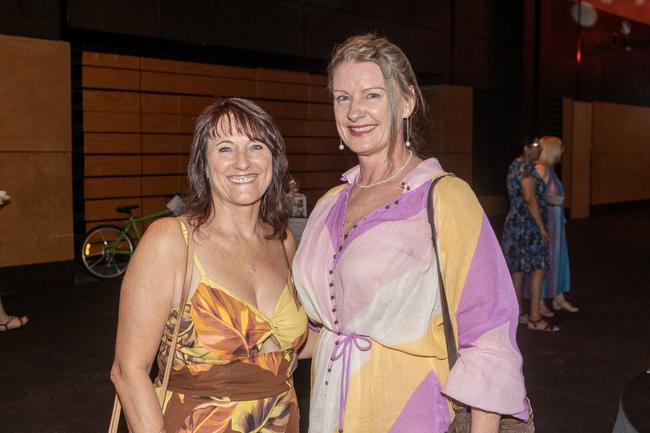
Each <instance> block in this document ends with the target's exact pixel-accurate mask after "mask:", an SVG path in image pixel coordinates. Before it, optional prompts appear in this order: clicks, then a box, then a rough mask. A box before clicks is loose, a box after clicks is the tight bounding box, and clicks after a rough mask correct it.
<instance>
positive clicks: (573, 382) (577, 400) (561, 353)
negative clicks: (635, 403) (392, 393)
mask: <svg viewBox="0 0 650 433" xmlns="http://www.w3.org/2000/svg"><path fill="white" fill-rule="evenodd" d="M648 221H650V210H648V209H642V210H638V209H637V210H633V211H626V212H624V213H610V214H608V215H603V216H598V217H594V218H590V219H586V220H579V221H570V222H569V224H568V238H569V251H570V255H571V272H572V284H573V289H572V293H571V297H570V299H571V301H572V302H575V304H576V305H578V306H580V308H581V312H580V313H579V314H576V315H568V314H560V315H559V317H558V319H557V323H558V324H559V325H560V326H561V327H562V330H561V331H560V332H559V333H557V334H545V333H539V332H536V333H533V332H529V331H527V330H526V329H524V328H523V327H520V329H519V335H518V341H519V345H520V348H521V350H522V352H523V354H524V360H525V364H524V374H525V377H526V382H527V386H528V391H529V395H530V398H531V401H532V403H533V406H534V410H535V417H536V424H537V430H538V431H539V432H554V433H563V432H566V433H569V432H571V433H574V432H590V433H609V432H611V429H612V427H613V425H614V420H615V418H616V411H617V408H618V404H619V397H620V395H621V393H622V391H623V389H624V387H625V384H626V383H627V382H628V381H629V380H630V379H632V378H633V377H634V376H637V375H638V374H640V373H641V372H642V371H644V370H645V369H647V368H648V367H650V344H648V343H649V342H650V320H649V318H650V291H649V290H648V289H649V288H650V285H649V284H648V273H647V266H648V263H650V226H649V225H648ZM496 223H497V224H495V225H496V226H498V221H497V222H496ZM73 279H74V281H76V284H72V281H73ZM0 287H1V290H2V293H3V301H4V303H5V304H6V307H7V310H8V311H10V312H13V313H15V314H28V315H29V316H30V323H29V325H28V326H27V327H25V328H24V329H22V330H19V331H11V332H6V333H0V348H1V351H0V353H1V356H2V362H1V366H2V367H1V368H0V384H2V393H1V397H0V419H1V422H0V431H2V432H11V433H21V432H29V433H36V432H47V433H53V432H61V433H88V432H101V431H105V429H106V427H107V424H108V419H109V416H110V410H111V404H112V401H113V389H112V386H111V384H110V381H109V378H108V373H109V369H110V365H111V361H112V356H113V344H114V337H115V325H116V320H117V305H118V291H119V282H117V281H96V280H93V279H91V278H88V277H86V276H85V275H84V274H82V273H81V270H80V269H78V268H77V267H76V266H74V265H72V264H69V263H59V264H50V265H41V266H30V267H22V268H12V269H0ZM152 296H155V294H152ZM308 381H309V363H308V362H304V361H301V365H300V367H299V370H298V373H297V375H296V386H297V388H298V392H299V396H300V398H301V405H302V407H301V409H302V410H303V411H305V412H306V410H307V409H308ZM302 421H303V422H302V425H303V431H304V432H306V431H307V430H306V425H307V421H308V420H307V419H306V416H305V417H303V420H302Z"/></svg>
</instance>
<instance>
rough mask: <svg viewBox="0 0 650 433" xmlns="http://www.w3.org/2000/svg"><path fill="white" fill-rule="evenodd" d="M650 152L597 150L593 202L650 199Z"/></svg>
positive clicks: (592, 188)
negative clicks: (606, 151)
mask: <svg viewBox="0 0 650 433" xmlns="http://www.w3.org/2000/svg"><path fill="white" fill-rule="evenodd" d="M648 167H650V153H649V152H646V153H642V154H633V153H594V154H593V157H592V161H591V173H592V178H591V204H607V203H620V202H625V201H638V200H649V199H650V172H648Z"/></svg>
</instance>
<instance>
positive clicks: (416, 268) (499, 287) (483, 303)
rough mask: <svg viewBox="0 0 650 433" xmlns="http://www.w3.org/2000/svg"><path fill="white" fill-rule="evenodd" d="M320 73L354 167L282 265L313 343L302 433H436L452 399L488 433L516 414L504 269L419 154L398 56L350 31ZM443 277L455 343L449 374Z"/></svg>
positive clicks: (478, 217) (457, 191)
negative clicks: (431, 214)
mask: <svg viewBox="0 0 650 433" xmlns="http://www.w3.org/2000/svg"><path fill="white" fill-rule="evenodd" d="M328 73H329V84H330V86H329V88H330V92H331V94H332V98H333V105H334V116H335V120H336V126H337V129H338V132H339V136H340V139H341V141H340V148H341V150H343V148H344V146H347V147H348V148H349V149H350V150H351V151H352V152H354V153H355V154H356V156H357V157H358V160H359V165H357V166H356V167H353V168H351V169H350V170H348V171H347V172H346V173H344V174H343V177H342V181H343V184H342V185H340V186H337V187H335V188H333V189H332V190H330V191H329V192H328V193H326V194H325V195H324V196H323V197H322V198H321V199H320V200H319V201H318V203H317V204H316V206H315V207H314V209H313V211H312V214H311V217H310V219H309V221H308V223H307V227H306V229H305V231H304V233H303V235H302V239H301V242H300V246H299V249H298V251H297V253H296V259H295V260H294V265H293V269H294V276H295V278H296V288H297V290H298V293H299V296H300V299H301V301H302V303H303V305H304V307H305V310H306V312H307V314H308V316H309V318H310V319H311V321H312V325H313V329H312V330H311V338H312V340H316V338H317V341H316V345H315V349H314V353H313V360H312V372H313V373H312V389H311V403H310V418H309V431H310V432H311V433H332V432H335V431H339V432H341V431H345V432H346V433H362V432H363V433H367V432H373V433H388V432H408V433H418V432H422V433H424V432H426V433H443V432H446V431H447V430H448V429H449V426H450V422H451V420H452V417H453V413H452V411H451V410H450V408H451V403H450V402H451V400H456V401H459V402H462V403H464V404H465V405H467V406H469V407H471V408H472V410H471V417H472V422H473V424H474V425H473V426H472V428H473V429H477V430H476V431H482V432H496V431H497V429H498V426H499V419H500V414H504V415H515V416H517V417H519V418H522V419H527V418H528V417H529V408H528V404H527V402H526V391H525V387H524V380H523V375H522V359H521V355H520V354H519V350H518V348H517V345H516V342H515V334H516V329H517V312H518V308H517V301H516V298H515V295H514V290H513V288H512V282H511V280H510V276H509V273H508V269H507V267H506V264H505V261H504V259H503V255H502V253H501V249H500V248H499V244H498V242H497V240H496V238H495V236H494V233H493V231H492V229H491V227H490V225H489V222H488V220H487V218H486V216H485V214H484V212H483V210H482V209H481V206H480V205H479V203H478V200H477V199H476V196H475V195H474V193H473V192H472V190H471V189H470V188H469V186H468V185H467V184H466V183H465V182H463V181H462V180H460V179H458V178H456V177H453V176H446V174H447V173H445V172H444V171H443V169H442V167H441V166H440V164H439V163H438V161H437V160H436V159H435V158H430V159H422V157H421V156H420V150H421V146H422V145H423V143H422V141H421V139H420V133H421V131H422V129H421V128H422V127H423V126H424V122H423V121H424V119H425V116H424V101H423V99H422V95H421V93H420V90H419V88H418V84H417V80H416V77H415V74H414V72H413V69H412V68H411V65H410V63H409V61H408V59H407V58H406V56H405V55H404V53H403V52H402V50H400V49H399V48H398V47H397V46H395V45H394V44H392V43H391V42H389V41H388V40H387V39H386V38H383V37H378V36H376V35H373V34H367V35H361V36H354V37H351V38H349V39H347V40H346V41H345V42H343V43H342V44H341V45H339V46H338V47H337V48H336V50H335V51H334V53H333V56H332V59H331V61H330V64H329V68H328ZM434 179H436V181H438V180H439V182H437V185H435V188H434V189H433V190H432V191H433V197H432V198H433V208H434V209H435V226H436V231H437V236H436V239H437V247H438V251H439V254H436V252H435V249H434V245H433V243H432V232H431V227H430V225H429V222H428V217H427V213H428V212H427V210H428V203H427V202H428V199H429V197H430V191H431V189H430V188H431V187H432V185H433V182H434ZM436 256H438V257H436ZM438 260H439V262H440V263H439V265H438V263H437V262H438ZM439 273H440V274H441V279H439ZM441 281H443V283H444V290H445V292H446V299H447V300H448V304H449V310H450V316H451V322H452V325H453V329H454V334H455V337H456V338H457V341H458V343H459V348H458V349H459V352H460V358H459V359H458V361H457V362H456V363H455V364H454V366H453V368H452V369H451V371H450V367H449V362H448V359H447V358H448V354H447V347H446V344H445V336H444V331H443V328H444V327H443V324H442V321H443V318H442V317H443V314H442V310H443V308H442V304H441V296H442V292H441V289H442V285H441ZM316 336H317V337H316ZM314 337H316V338H314Z"/></svg>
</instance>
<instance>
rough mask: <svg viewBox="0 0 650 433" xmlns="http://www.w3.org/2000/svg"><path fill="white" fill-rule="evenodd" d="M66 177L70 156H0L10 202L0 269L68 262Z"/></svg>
mask: <svg viewBox="0 0 650 433" xmlns="http://www.w3.org/2000/svg"><path fill="white" fill-rule="evenodd" d="M0 44H1V42H0ZM0 86H2V84H0ZM71 173H72V159H71V157H70V152H2V153H0V188H1V189H3V190H6V191H8V192H9V193H10V194H11V197H12V199H11V202H10V203H9V204H8V205H6V206H4V207H3V208H1V209H0V232H1V233H2V236H0V266H2V267H4V266H17V265H27V264H34V263H47V262H55V261H62V260H70V259H72V258H73V254H74V253H73V233H72V180H71Z"/></svg>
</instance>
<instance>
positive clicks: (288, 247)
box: [284, 230, 320, 359]
mask: <svg viewBox="0 0 650 433" xmlns="http://www.w3.org/2000/svg"><path fill="white" fill-rule="evenodd" d="M297 248H298V246H297V245H296V238H295V237H294V236H293V233H292V232H291V230H287V238H286V239H285V240H284V250H285V251H286V252H287V260H288V262H289V263H293V257H294V256H295V255H296V250H297ZM319 335H320V334H319V333H318V332H317V331H315V330H313V329H311V327H310V328H309V334H308V335H307V341H306V342H305V344H303V345H302V347H301V348H300V351H299V352H298V359H308V358H311V357H312V355H313V354H314V347H316V343H317V342H318V336H319Z"/></svg>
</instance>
